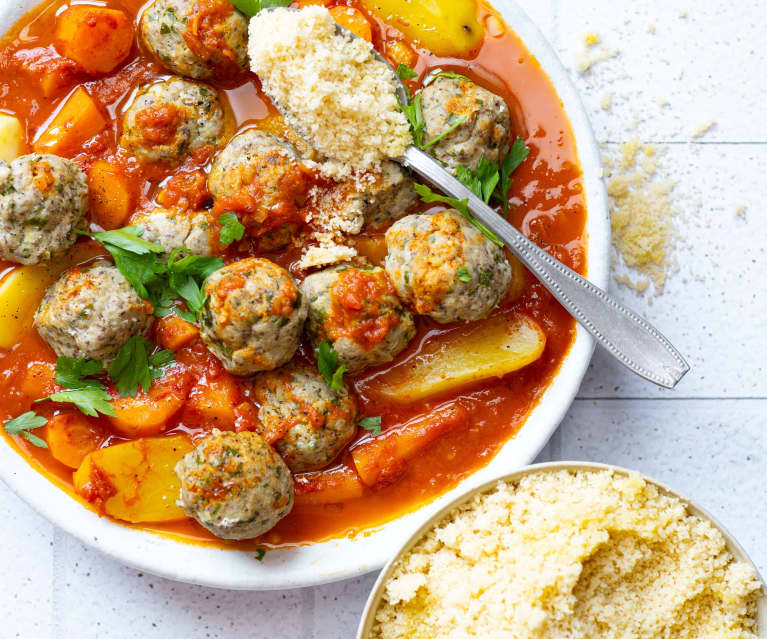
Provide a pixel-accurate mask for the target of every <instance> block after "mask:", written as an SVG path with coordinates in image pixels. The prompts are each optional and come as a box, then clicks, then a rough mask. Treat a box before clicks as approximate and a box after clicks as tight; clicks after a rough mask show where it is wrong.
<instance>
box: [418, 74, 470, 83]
mask: <svg viewBox="0 0 767 639" xmlns="http://www.w3.org/2000/svg"><path fill="white" fill-rule="evenodd" d="M437 78H453V79H455V80H466V81H467V82H471V78H467V77H466V76H465V75H461V74H460V73H454V72H453V71H440V72H439V73H435V74H434V75H432V76H430V77H429V79H428V80H426V83H425V84H424V86H426V87H428V86H429V85H430V84H431V83H432V82H434V81H435V80H436V79H437Z"/></svg>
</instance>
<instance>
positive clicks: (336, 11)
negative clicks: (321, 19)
mask: <svg viewBox="0 0 767 639" xmlns="http://www.w3.org/2000/svg"><path fill="white" fill-rule="evenodd" d="M330 15H331V16H332V18H333V20H335V21H336V23H337V24H340V25H341V26H342V27H345V28H346V29H349V31H351V32H352V33H353V34H355V35H358V36H359V37H360V38H363V39H365V40H367V41H368V42H372V41H373V30H372V28H371V27H370V22H369V21H368V19H367V18H366V17H365V16H364V15H363V14H362V12H361V11H359V10H358V9H355V8H353V7H342V6H338V7H333V8H332V9H331V10H330Z"/></svg>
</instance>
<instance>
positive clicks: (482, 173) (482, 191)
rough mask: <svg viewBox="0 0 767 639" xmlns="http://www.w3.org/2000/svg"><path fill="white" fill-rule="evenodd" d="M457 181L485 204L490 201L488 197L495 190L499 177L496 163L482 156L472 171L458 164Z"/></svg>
mask: <svg viewBox="0 0 767 639" xmlns="http://www.w3.org/2000/svg"><path fill="white" fill-rule="evenodd" d="M456 177H457V178H458V181H459V182H461V183H462V184H464V186H466V187H468V188H469V190H470V191H472V192H473V193H474V195H476V196H477V197H479V198H482V200H484V202H485V204H488V203H489V202H490V198H491V197H492V196H493V193H494V192H495V187H496V186H497V185H498V182H499V181H500V179H501V176H500V173H499V172H498V165H497V164H496V163H495V162H490V160H488V159H487V158H486V157H484V156H483V157H482V159H481V160H480V161H479V164H477V170H476V171H472V170H471V169H470V168H468V167H466V166H459V167H458V171H457V172H456Z"/></svg>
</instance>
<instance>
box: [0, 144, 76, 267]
mask: <svg viewBox="0 0 767 639" xmlns="http://www.w3.org/2000/svg"><path fill="white" fill-rule="evenodd" d="M87 210H88V186H87V183H86V180H85V175H84V174H83V173H82V171H80V169H78V168H77V165H76V164H75V163H74V162H72V161H71V160H66V159H64V158H60V157H58V156H56V155H37V154H32V155H23V156H21V157H18V158H16V159H15V160H13V162H11V163H10V164H8V163H6V162H4V161H3V160H0V257H1V258H3V259H4V260H10V261H11V262H20V263H21V264H37V263H39V262H42V261H44V260H50V259H51V258H53V257H56V256H58V255H60V254H62V253H64V252H65V251H66V250H67V249H68V248H69V247H70V246H72V244H74V241H75V239H76V237H77V235H76V233H75V231H76V230H77V229H80V228H83V227H84V225H85V213H86V211H87Z"/></svg>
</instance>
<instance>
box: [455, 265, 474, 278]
mask: <svg viewBox="0 0 767 639" xmlns="http://www.w3.org/2000/svg"><path fill="white" fill-rule="evenodd" d="M455 276H456V277H457V278H458V279H459V280H461V282H471V273H469V269H467V268H466V267H465V266H459V267H458V270H457V271H456V272H455Z"/></svg>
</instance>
